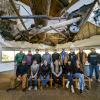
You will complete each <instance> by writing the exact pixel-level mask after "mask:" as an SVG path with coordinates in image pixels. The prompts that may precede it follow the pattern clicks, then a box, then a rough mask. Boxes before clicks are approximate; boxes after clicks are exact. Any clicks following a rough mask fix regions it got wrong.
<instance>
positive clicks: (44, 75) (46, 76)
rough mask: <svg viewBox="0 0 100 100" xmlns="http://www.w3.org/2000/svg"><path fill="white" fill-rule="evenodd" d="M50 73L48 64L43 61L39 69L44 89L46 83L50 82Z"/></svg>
mask: <svg viewBox="0 0 100 100" xmlns="http://www.w3.org/2000/svg"><path fill="white" fill-rule="evenodd" d="M50 72H51V68H50V64H48V63H47V61H46V60H44V62H43V64H42V65H41V67H40V80H41V82H42V86H43V87H45V86H46V84H47V82H48V81H49V80H50Z"/></svg>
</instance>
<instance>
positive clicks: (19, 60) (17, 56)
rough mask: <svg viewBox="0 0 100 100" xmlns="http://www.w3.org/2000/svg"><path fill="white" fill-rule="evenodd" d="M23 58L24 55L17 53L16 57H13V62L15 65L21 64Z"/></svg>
mask: <svg viewBox="0 0 100 100" xmlns="http://www.w3.org/2000/svg"><path fill="white" fill-rule="evenodd" d="M24 58H25V54H24V53H17V54H16V56H15V62H16V63H17V64H22V61H23V60H24Z"/></svg>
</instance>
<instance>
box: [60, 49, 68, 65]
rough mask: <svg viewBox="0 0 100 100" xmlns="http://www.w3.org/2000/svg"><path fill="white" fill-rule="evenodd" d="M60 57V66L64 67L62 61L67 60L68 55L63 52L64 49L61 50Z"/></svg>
mask: <svg viewBox="0 0 100 100" xmlns="http://www.w3.org/2000/svg"><path fill="white" fill-rule="evenodd" d="M60 57H61V63H62V65H64V60H65V59H68V54H67V53H66V52H65V49H62V52H61V54H60Z"/></svg>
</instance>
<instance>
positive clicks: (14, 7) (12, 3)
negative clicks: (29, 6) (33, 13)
mask: <svg viewBox="0 0 100 100" xmlns="http://www.w3.org/2000/svg"><path fill="white" fill-rule="evenodd" d="M9 2H10V4H11V6H12V7H13V9H14V11H15V12H16V14H17V15H18V17H19V19H20V21H21V23H22V25H23V27H24V28H25V30H27V28H26V26H25V24H24V22H23V20H22V18H21V17H20V14H19V12H18V10H17V8H16V6H15V3H14V2H13V0H9Z"/></svg>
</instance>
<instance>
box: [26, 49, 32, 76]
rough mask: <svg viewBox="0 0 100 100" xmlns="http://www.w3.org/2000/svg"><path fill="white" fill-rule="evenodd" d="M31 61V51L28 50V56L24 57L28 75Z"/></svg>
mask: <svg viewBox="0 0 100 100" xmlns="http://www.w3.org/2000/svg"><path fill="white" fill-rule="evenodd" d="M31 60H32V53H31V50H28V54H27V55H26V56H25V61H26V63H27V65H28V75H30V72H31Z"/></svg>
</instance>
